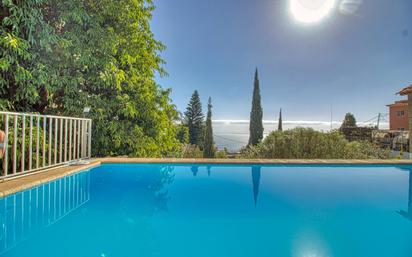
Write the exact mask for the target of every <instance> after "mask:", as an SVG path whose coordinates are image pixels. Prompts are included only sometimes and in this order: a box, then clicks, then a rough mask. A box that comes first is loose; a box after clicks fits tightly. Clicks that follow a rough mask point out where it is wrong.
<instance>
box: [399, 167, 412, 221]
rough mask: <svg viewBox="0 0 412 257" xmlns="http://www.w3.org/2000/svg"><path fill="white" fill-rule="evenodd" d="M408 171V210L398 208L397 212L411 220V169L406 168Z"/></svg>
mask: <svg viewBox="0 0 412 257" xmlns="http://www.w3.org/2000/svg"><path fill="white" fill-rule="evenodd" d="M406 170H407V171H408V172H409V183H408V187H409V188H408V210H407V211H404V210H400V211H398V213H399V214H400V215H402V216H403V217H405V218H407V219H409V220H411V221H412V171H411V170H410V169H406Z"/></svg>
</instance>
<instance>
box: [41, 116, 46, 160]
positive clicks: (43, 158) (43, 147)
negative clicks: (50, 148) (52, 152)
mask: <svg viewBox="0 0 412 257" xmlns="http://www.w3.org/2000/svg"><path fill="white" fill-rule="evenodd" d="M46 126H47V118H46V116H43V146H42V164H43V165H42V167H44V166H46V135H47V134H46V131H47V129H46Z"/></svg>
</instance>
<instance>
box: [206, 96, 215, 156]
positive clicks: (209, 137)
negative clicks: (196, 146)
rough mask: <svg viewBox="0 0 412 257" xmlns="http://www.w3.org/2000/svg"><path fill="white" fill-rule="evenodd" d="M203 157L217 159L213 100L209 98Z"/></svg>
mask: <svg viewBox="0 0 412 257" xmlns="http://www.w3.org/2000/svg"><path fill="white" fill-rule="evenodd" d="M203 157H204V158H213V157H215V143H214V141H213V128H212V98H210V97H209V101H208V104H207V118H206V131H205V143H204V147H203Z"/></svg>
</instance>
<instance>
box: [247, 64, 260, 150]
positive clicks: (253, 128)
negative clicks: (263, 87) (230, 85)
mask: <svg viewBox="0 0 412 257" xmlns="http://www.w3.org/2000/svg"><path fill="white" fill-rule="evenodd" d="M262 116H263V110H262V104H261V99H260V87H259V78H258V70H257V69H256V72H255V81H254V85H253V98H252V110H251V112H250V124H249V132H250V135H249V145H256V144H258V143H259V142H260V141H262V139H263V122H262Z"/></svg>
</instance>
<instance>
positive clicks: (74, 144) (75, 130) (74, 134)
mask: <svg viewBox="0 0 412 257" xmlns="http://www.w3.org/2000/svg"><path fill="white" fill-rule="evenodd" d="M73 123H74V124H73V159H76V142H77V120H73Z"/></svg>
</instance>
